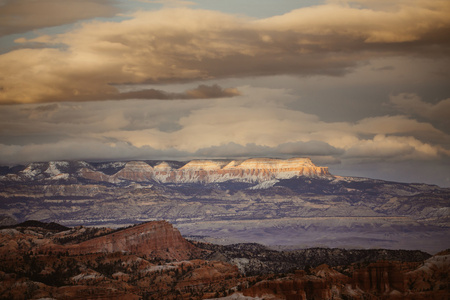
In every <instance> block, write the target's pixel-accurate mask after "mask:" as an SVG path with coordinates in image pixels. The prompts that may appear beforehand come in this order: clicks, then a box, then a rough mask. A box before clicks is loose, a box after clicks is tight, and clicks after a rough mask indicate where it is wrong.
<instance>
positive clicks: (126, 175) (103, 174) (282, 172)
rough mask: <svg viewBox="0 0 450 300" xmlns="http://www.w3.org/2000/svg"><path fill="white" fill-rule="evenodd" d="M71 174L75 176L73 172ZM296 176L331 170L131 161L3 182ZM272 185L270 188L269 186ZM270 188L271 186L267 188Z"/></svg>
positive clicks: (42, 167) (285, 163) (304, 161)
mask: <svg viewBox="0 0 450 300" xmlns="http://www.w3.org/2000/svg"><path fill="white" fill-rule="evenodd" d="M69 170H71V171H72V172H70V171H69ZM296 176H306V177H329V176H331V175H330V173H329V172H328V168H327V167H318V166H316V165H314V164H313V163H312V162H311V160H310V159H309V158H291V159H285V160H284V159H274V158H249V159H244V160H192V161H189V162H185V163H182V162H173V161H172V162H165V161H157V162H155V161H152V162H147V161H129V162H115V163H97V164H96V163H91V164H88V163H86V162H64V161H63V162H48V163H32V164H29V165H28V166H25V167H24V168H23V169H22V170H21V171H20V172H18V173H17V172H16V173H14V172H11V174H7V175H6V176H1V177H0V180H2V181H5V180H6V181H13V180H15V181H21V180H55V179H68V178H69V177H70V178H75V177H77V178H80V179H88V180H93V181H104V182H105V181H106V182H110V183H120V182H123V181H132V182H150V181H156V182H160V183H218V182H225V181H229V180H233V181H240V182H248V183H257V184H259V183H261V182H265V181H271V182H274V180H277V179H289V178H293V177H296ZM269 185H270V184H269ZM263 186H267V185H263Z"/></svg>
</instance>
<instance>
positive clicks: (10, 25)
mask: <svg viewBox="0 0 450 300" xmlns="http://www.w3.org/2000/svg"><path fill="white" fill-rule="evenodd" d="M114 4H115V1H112V0H39V1H33V0H2V1H1V2H0V36H3V35H8V34H13V33H21V32H26V31H30V30H35V29H39V28H44V27H52V26H59V25H63V24H70V23H73V22H76V21H78V20H83V19H91V18H95V17H111V16H114V15H115V14H116V13H117V12H118V9H117V8H116V7H114Z"/></svg>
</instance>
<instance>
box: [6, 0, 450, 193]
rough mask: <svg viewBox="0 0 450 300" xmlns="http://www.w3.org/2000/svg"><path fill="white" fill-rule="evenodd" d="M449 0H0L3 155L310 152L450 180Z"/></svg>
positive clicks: (390, 175) (350, 167) (398, 173)
mask: <svg viewBox="0 0 450 300" xmlns="http://www.w3.org/2000/svg"><path fill="white" fill-rule="evenodd" d="M449 15H450V2H449V1H448V0H397V1H395V0H394V1H392V0H355V1H349V0H324V1H302V0H296V1H294V0H277V1H273V0H239V1H238V0H226V1H225V0H189V1H187V0H155V1H151V0H116V1H113V0H39V1H37V0H0V164H2V165H9V166H12V165H16V164H26V163H29V162H33V161H50V160H87V161H111V160H135V159H147V160H169V159H170V160H189V159H199V158H201V159H209V158H211V159H216V158H217V159H218V158H233V159H234V158H247V157H273V158H290V157H310V158H311V159H312V161H313V162H314V163H315V164H316V165H320V166H327V167H329V169H330V172H331V173H332V174H335V175H347V176H362V177H370V178H379V179H384V180H393V181H400V182H421V183H430V184H437V185H440V186H443V187H450V84H449V82H450V18H449V17H448V16H449Z"/></svg>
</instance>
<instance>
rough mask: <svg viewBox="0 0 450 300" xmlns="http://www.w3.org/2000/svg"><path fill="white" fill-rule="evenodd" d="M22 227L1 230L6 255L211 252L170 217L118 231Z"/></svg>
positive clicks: (182, 255)
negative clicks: (185, 234)
mask: <svg viewBox="0 0 450 300" xmlns="http://www.w3.org/2000/svg"><path fill="white" fill-rule="evenodd" d="M43 224H44V223H43ZM18 228H19V230H20V231H19V230H17V229H14V228H10V229H4V230H0V243H2V247H0V255H2V256H4V257H6V256H7V255H8V253H9V252H11V251H15V252H22V253H28V252H30V251H31V252H41V253H47V254H48V253H53V254H58V253H64V254H68V255H84V254H88V253H115V252H120V253H130V254H134V255H138V256H142V257H148V258H149V259H164V260H186V259H192V258H196V257H201V256H203V255H204V253H205V252H207V251H205V250H201V249H199V248H197V247H195V246H194V245H193V244H191V243H190V242H188V241H187V240H186V239H184V238H183V237H182V236H181V234H180V232H179V231H178V230H177V229H176V228H174V227H173V226H172V224H170V223H168V222H166V221H153V222H147V223H143V224H140V225H136V226H132V227H129V228H125V229H120V230H116V231H113V230H111V229H98V230H96V232H98V233H92V230H89V229H85V228H82V227H79V228H75V229H73V230H67V231H64V232H59V233H54V234H52V233H50V232H48V230H46V228H43V227H39V228H35V227H30V228H27V227H20V226H19V227H18ZM24 228H26V229H24ZM54 231H55V232H56V230H54ZM49 234H51V238H49V237H48V236H49ZM84 236H85V237H86V239H87V240H85V241H81V242H77V241H79V240H80V239H81V240H83V239H85V237H84ZM67 241H68V243H65V242H67ZM61 243H62V244H61Z"/></svg>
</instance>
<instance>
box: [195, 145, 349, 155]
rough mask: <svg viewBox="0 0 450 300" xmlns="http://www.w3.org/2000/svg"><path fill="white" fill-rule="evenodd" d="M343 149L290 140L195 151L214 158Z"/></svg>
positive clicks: (327, 153)
mask: <svg viewBox="0 0 450 300" xmlns="http://www.w3.org/2000/svg"><path fill="white" fill-rule="evenodd" d="M342 153H343V150H341V149H336V148H335V147H332V146H330V145H328V144H327V143H324V142H321V141H308V142H290V143H283V144H280V145H278V146H275V147H268V146H263V145H256V144H254V143H249V144H245V145H240V144H236V143H234V142H230V143H228V144H225V145H219V146H212V147H208V148H202V149H199V150H197V151H195V153H194V156H199V157H214V158H229V157H237V158H245V157H293V156H331V155H336V154H342Z"/></svg>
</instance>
